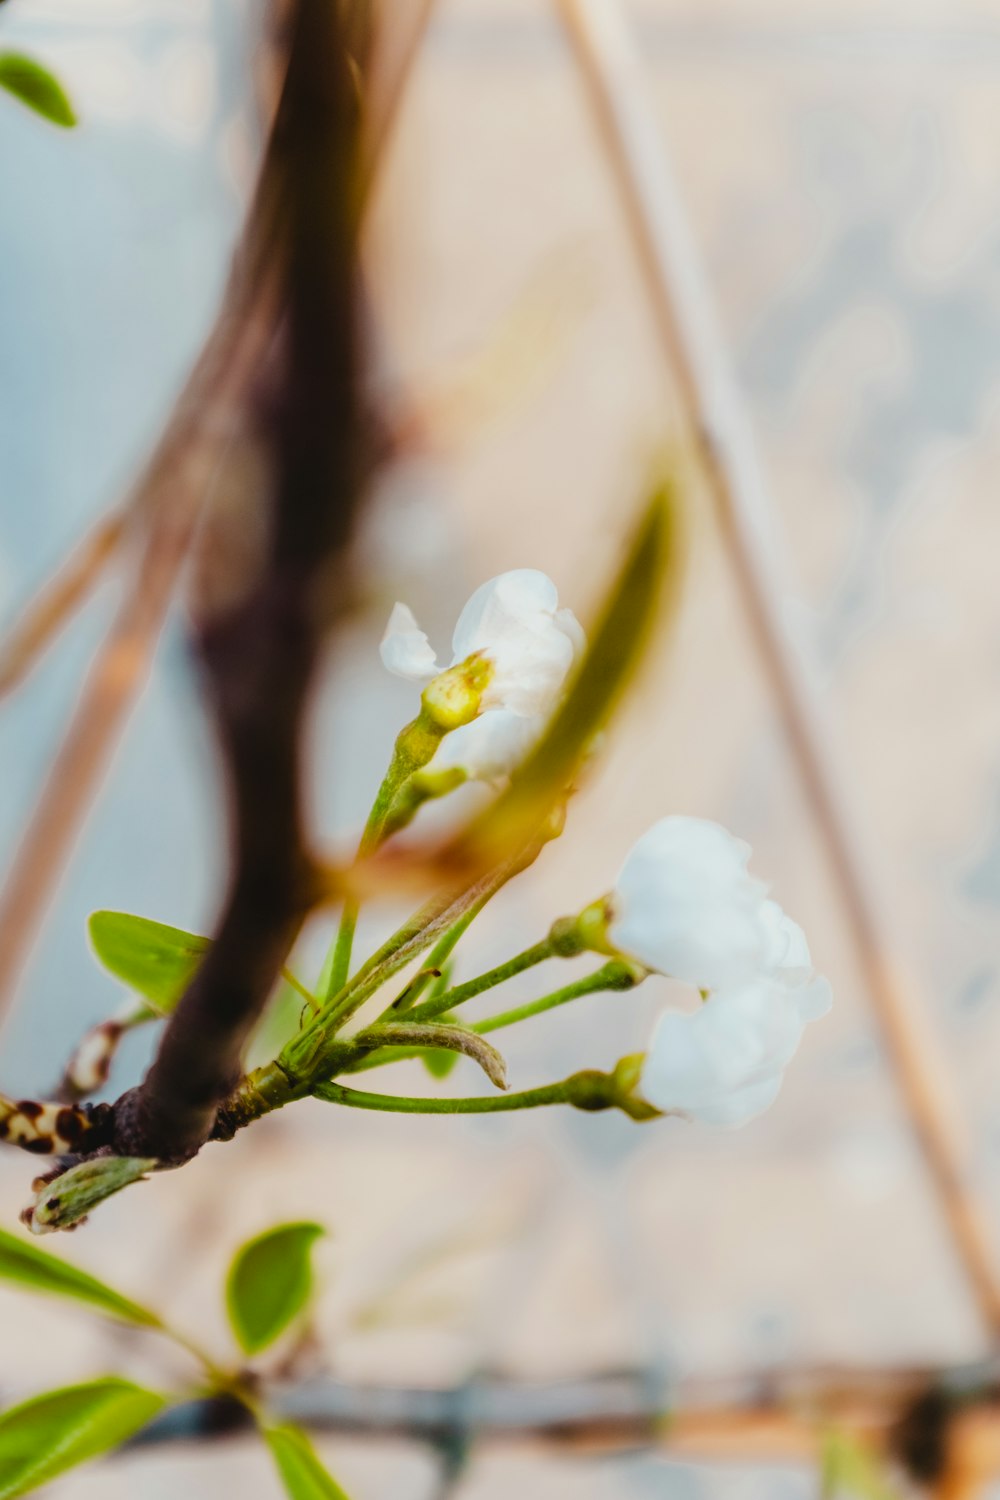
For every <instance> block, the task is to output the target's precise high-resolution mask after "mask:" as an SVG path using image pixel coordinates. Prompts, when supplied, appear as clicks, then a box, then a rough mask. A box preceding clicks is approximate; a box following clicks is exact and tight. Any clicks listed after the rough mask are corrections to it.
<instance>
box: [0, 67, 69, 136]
mask: <svg viewBox="0 0 1000 1500" xmlns="http://www.w3.org/2000/svg"><path fill="white" fill-rule="evenodd" d="M0 88H2V89H6V90H7V92H8V93H10V94H13V95H14V97H15V98H16V99H20V101H21V103H22V104H26V105H27V106H28V108H29V109H33V110H34V111H35V113H36V114H38V115H41V116H42V117H43V118H44V119H46V120H48V121H49V122H50V123H51V124H52V125H59V126H61V127H62V128H63V129H64V130H69V129H70V128H71V127H72V126H74V125H75V124H76V113H75V111H74V109H73V106H72V104H71V103H70V102H69V99H68V98H67V96H66V91H65V90H64V88H63V86H62V84H61V83H60V82H59V80H58V79H57V78H54V77H53V75H52V74H51V73H50V72H49V71H48V69H47V68H43V67H42V65H41V63H36V62H35V60H34V58H31V57H25V56H24V55H23V54H22V53H20V52H0Z"/></svg>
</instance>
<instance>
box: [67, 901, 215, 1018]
mask: <svg viewBox="0 0 1000 1500" xmlns="http://www.w3.org/2000/svg"><path fill="white" fill-rule="evenodd" d="M87 929H88V931H89V933H90V942H91V946H92V947H93V950H94V953H95V954H96V956H97V959H98V961H99V962H100V963H102V964H103V965H104V967H105V968H106V969H107V970H108V972H109V973H110V974H113V975H114V977H115V978H116V979H120V980H121V981H122V983H123V984H127V985H128V986H129V988H130V989H133V990H137V991H138V993H139V994H140V995H142V997H143V999H144V1000H147V1001H148V1002H149V1004H150V1005H152V1006H153V1007H154V1009H155V1010H157V1011H159V1012H161V1013H164V1014H165V1013H166V1012H168V1011H171V1010H172V1009H173V1008H174V1006H175V1005H176V1004H177V1001H178V1000H179V999H180V997H181V995H182V994H183V993H184V991H185V989H186V988H187V986H188V984H189V983H190V982H191V979H192V978H193V976H194V973H195V971H196V969H197V968H198V965H199V964H200V963H201V961H202V959H203V958H204V956H205V954H206V953H207V951H208V949H209V948H210V947H211V946H212V941H211V938H205V937H198V936H197V934H195V933H193V932H184V931H183V929H182V928H180V927H168V926H167V925H166V924H165V923H164V922H152V921H150V919H149V918H148V917H134V916H131V915H130V914H129V913H128V912H125V911H95V912H93V913H92V914H91V917H90V920H89V922H88V923H87Z"/></svg>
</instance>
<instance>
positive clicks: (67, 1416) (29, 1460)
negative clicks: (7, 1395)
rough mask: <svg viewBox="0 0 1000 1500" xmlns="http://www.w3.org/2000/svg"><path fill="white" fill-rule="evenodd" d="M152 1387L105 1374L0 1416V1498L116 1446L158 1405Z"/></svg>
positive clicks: (21, 1492)
mask: <svg viewBox="0 0 1000 1500" xmlns="http://www.w3.org/2000/svg"><path fill="white" fill-rule="evenodd" d="M165 1405H166V1399H165V1398H164V1397H163V1396H160V1395H157V1393H156V1392H155V1391H147V1390H144V1389H143V1388H142V1386H138V1385H133V1384H132V1382H131V1381H130V1380H120V1379H118V1378H116V1377H110V1378H108V1379H105V1380H90V1381H87V1382H86V1384H84V1385H69V1386H65V1387H63V1389H61V1390H58V1391H47V1392H46V1393H45V1395H44V1396H35V1397H33V1399H32V1400H30V1401H24V1402H22V1404H21V1405H20V1406H14V1407H12V1408H11V1409H10V1410H9V1411H5V1412H4V1413H3V1415H2V1416H0V1500H14V1496H15V1495H25V1494H27V1492H28V1491H29V1490H34V1489H37V1488H38V1486H39V1485H41V1484H47V1483H48V1481H49V1480H50V1479H55V1478H56V1476H57V1475H59V1474H64V1473H65V1472H66V1470H67V1469H72V1468H73V1467H74V1466H75V1465H76V1464H82V1463H84V1462H85V1460H86V1459H88V1458H95V1457H96V1456H97V1455H98V1454H99V1453H107V1452H109V1451H110V1450H111V1449H112V1448H117V1447H119V1446H120V1444H122V1443H124V1442H125V1441H126V1439H127V1438H130V1437H131V1436H132V1434H133V1433H135V1432H138V1431H139V1428H140V1427H145V1425H146V1423H147V1422H150V1421H151V1420H152V1419H153V1417H155V1416H156V1415H157V1413H158V1412H160V1411H162V1410H163V1407H164V1406H165Z"/></svg>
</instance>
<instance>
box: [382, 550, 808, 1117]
mask: <svg viewBox="0 0 1000 1500" xmlns="http://www.w3.org/2000/svg"><path fill="white" fill-rule="evenodd" d="M583 646H584V637H583V632H582V630H581V628H580V626H579V624H578V622H577V621H576V619H575V618H574V616H573V614H572V613H571V612H570V611H569V610H567V609H560V608H559V601H558V595H557V592H556V588H555V585H554V584H553V583H552V581H551V580H550V579H549V578H547V577H546V576H545V574H544V573H539V572H536V571H534V570H531V569H521V570H518V571H516V572H512V573H504V574H502V575H501V576H500V577H498V578H494V579H492V580H491V581H490V582H488V583H485V584H483V585H482V587H481V588H479V589H477V590H476V592H475V593H474V594H473V595H472V598H471V599H470V600H469V602H468V603H467V604H466V606H465V608H464V609H463V611H462V613H461V615H460V617H459V620H458V624H457V625H456V627H455V633H454V637H453V642H452V647H453V660H452V663H451V666H450V667H448V668H442V667H441V666H440V665H439V663H438V661H437V659H436V657H435V655H434V652H433V650H432V648H431V646H430V643H429V642H428V639H427V636H426V635H425V634H424V632H423V631H422V630H420V629H419V627H418V625H417V623H416V621H415V619H414V617H413V615H412V613H411V612H410V610H409V609H408V608H407V607H406V606H405V605H403V604H397V605H396V606H395V608H394V609H393V612H392V616H391V618H390V620H389V625H388V628H387V630H386V633H385V636H384V638H383V641H382V648H381V651H382V660H383V662H384V664H385V665H386V667H388V669H389V670H390V671H392V672H394V673H397V674H398V675H400V676H404V677H407V678H409V679H411V680H413V681H417V682H422V683H433V682H441V683H443V682H445V680H446V678H447V676H448V675H449V674H454V673H455V672H456V671H457V672H458V673H459V674H460V676H461V678H462V681H463V682H464V684H465V686H466V688H467V691H468V694H469V695H471V699H473V700H474V701H473V703H472V708H471V711H467V712H466V713H465V721H464V722H462V723H460V724H459V726H458V727H456V728H454V729H452V730H451V731H450V732H448V733H446V734H444V735H443V737H442V739H441V741H440V743H439V745H438V747H437V749H436V751H435V753H434V755H433V757H432V759H431V760H430V761H429V763H428V764H426V766H425V767H424V768H423V769H422V770H421V772H420V773H419V774H420V776H421V777H422V778H423V783H424V785H425V786H427V787H429V786H431V785H432V784H434V783H435V778H437V783H436V784H437V786H438V789H439V790H440V791H445V790H448V789H449V788H450V787H451V786H453V785H454V784H455V783H456V781H458V780H463V779H466V778H468V779H477V780H482V781H485V782H489V783H492V784H496V783H498V782H501V781H502V780H504V779H506V778H507V777H509V776H510V775H511V774H512V773H514V772H515V771H516V769H517V766H518V764H519V763H520V762H521V761H522V760H523V758H524V756H525V755H526V753H527V752H528V750H529V749H530V748H531V747H532V746H533V745H534V743H535V742H536V741H537V739H538V738H539V736H540V734H541V733H542V731H543V729H544V727H545V724H546V722H547V721H548V719H549V718H550V716H551V715H552V713H553V711H554V709H555V708H556V706H557V704H558V702H559V700H560V697H561V695H562V694H563V692H564V689H565V685H566V682H567V678H568V677H569V674H570V672H571V669H572V667H573V666H574V663H575V662H576V660H577V658H578V656H579V655H580V653H581V651H582V649H583ZM463 674H464V675H463ZM456 773H457V774H456ZM449 776H450V779H446V778H447V777H449ZM749 858H750V847H749V845H748V844H746V843H743V842H742V841H741V840H739V839H736V838H734V837H733V836H732V835H731V834H730V833H728V832H727V831H726V830H725V829H724V828H722V827H720V826H719V825H718V824H716V823H712V822H708V821H705V820H702V819H698V818H687V817H668V818H664V819H663V820H662V821H660V822H658V823H656V824H654V825H653V827H652V828H650V829H649V830H648V831H647V832H646V833H645V834H644V835H643V836H642V838H640V839H639V840H638V842H637V843H636V844H635V846H634V847H633V849H632V850H631V852H630V853H629V855H628V857H627V859H626V860H625V863H624V865H623V867H622V870H621V873H620V874H619V877H618V880H617V882H616V884H615V886H614V889H613V890H612V892H611V893H610V895H608V896H607V897H605V898H604V900H603V901H601V902H598V903H596V904H595V906H593V907H590V908H588V909H587V911H585V912H584V913H583V914H581V916H580V918H579V919H577V921H576V923H575V925H574V923H572V922H570V923H568V924H567V923H566V922H565V921H564V922H563V923H561V924H556V926H557V928H559V929H560V930H561V934H562V936H561V940H560V941H561V946H559V947H557V948H556V950H555V951H562V952H565V953H569V952H573V951H576V952H579V951H580V950H581V948H585V947H591V948H595V949H597V950H598V951H603V952H605V953H607V954H611V955H614V956H618V957H620V958H623V959H626V960H628V961H629V962H630V964H631V966H632V968H631V972H632V974H633V975H635V974H637V975H638V976H639V977H643V976H644V975H645V974H646V973H648V972H655V973H659V974H663V975H667V976H670V977H672V978H675V979H678V980H681V981H683V982H685V983H686V984H689V985H692V986H695V987H696V988H697V989H698V990H699V991H700V992H701V995H702V1003H701V1005H700V1006H699V1007H698V1009H696V1010H695V1011H693V1012H692V1013H684V1012H680V1011H674V1010H671V1011H667V1012H666V1013H665V1014H663V1015H662V1016H661V1017H660V1020H659V1022H658V1024H657V1026H656V1029H655V1031H654V1034H653V1037H652V1040H651V1042H650V1046H649V1051H648V1054H647V1055H646V1058H645V1061H644V1063H643V1066H642V1069H641V1079H640V1081H639V1083H638V1092H639V1093H640V1094H641V1097H642V1099H643V1100H644V1101H645V1102H646V1103H647V1104H648V1105H650V1106H652V1107H653V1108H654V1109H655V1110H657V1111H660V1112H662V1113H675V1114H683V1115H686V1116H687V1117H689V1118H690V1119H693V1120H698V1121H702V1122H705V1123H710V1124H721V1125H741V1124H743V1123H745V1122H746V1121H747V1120H750V1119H752V1118H753V1117H754V1116H755V1115H758V1114H760V1113H761V1111H763V1110H764V1109H766V1108H767V1107H768V1105H770V1104H771V1103H772V1102H773V1100H774V1099H775V1097H776V1095H777V1093H778V1090H779V1089H780V1087H781V1081H782V1078H783V1075H784V1070H785V1068H786V1067H787V1066H788V1064H789V1062H790V1061H791V1058H792V1056H793V1055H794V1053H795V1052H796V1050H797V1048H798V1046H799V1042H800V1040H801V1038H802V1033H803V1031H804V1029H805V1025H806V1023H807V1022H808V1021H811V1020H815V1019H816V1018H817V1017H819V1016H821V1015H823V1014H824V1013H825V1012H826V1011H827V1010H828V1009H829V1006H830V999H831V997H830V987H829V984H828V983H827V981H826V980H825V979H824V978H822V977H820V976H818V975H817V974H816V972H815V970H814V968H813V965H812V960H811V957H810V953H809V945H808V943H807V941H806V937H805V934H804V933H803V931H802V929H801V928H800V927H799V926H798V925H797V924H796V923H795V922H793V921H792V920H791V918H790V917H788V916H787V915H786V914H785V913H784V912H783V911H782V909H781V907H780V906H779V905H778V904H777V902H775V901H773V900H771V899H770V898H769V897H768V894H767V887H766V886H765V885H764V884H763V883H762V882H760V881H759V880H755V879H754V878H753V877H752V876H751V875H750V874H749V872H748V869H747V865H748V861H749ZM555 930H556V929H555V928H554V929H553V931H555ZM567 933H570V934H575V936H571V937H570V938H569V939H567ZM636 966H640V967H636ZM632 982H634V980H633V981H632ZM608 987H610V986H608Z"/></svg>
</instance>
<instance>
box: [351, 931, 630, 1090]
mask: <svg viewBox="0 0 1000 1500" xmlns="http://www.w3.org/2000/svg"><path fill="white" fill-rule="evenodd" d="M644 978H645V971H643V970H640V969H637V967H636V966H635V965H633V964H630V963H628V962H627V961H626V960H624V959H612V960H611V961H610V962H609V963H606V964H604V965H603V966H602V967H601V968H600V969H597V970H595V972H594V973H593V974H588V975H586V976H585V977H584V978H583V979H577V980H575V981H574V982H573V983H572V984H567V985H563V987H562V988H561V989H558V990H553V991H551V993H549V994H547V995H541V996H539V998H538V999H536V1000H528V1001H527V1002H526V1003H525V1004H524V1005H518V1006H515V1007H513V1009H511V1010H504V1011H500V1012H499V1014H497V1015H495V1016H487V1017H486V1019H485V1020H483V1021H476V1022H474V1023H473V1024H472V1025H471V1026H470V1027H469V1028H468V1029H469V1030H470V1031H474V1032H475V1033H476V1034H477V1036H485V1035H486V1034H487V1033H488V1032H490V1031H499V1030H501V1029H502V1028H503V1027H505V1026H513V1025H515V1024H516V1023H517V1022H518V1021H526V1020H529V1019H530V1017H532V1016H539V1015H541V1014H542V1013H543V1012H544V1011H547V1010H554V1009H555V1007H556V1006H559V1005H566V1004H568V1003H569V1001H571V1000H578V999H580V998H581V997H582V996H584V995H596V994H599V993H600V992H601V991H605V990H630V989H633V988H634V987H635V985H637V984H639V983H641V981H642V980H643V979H644ZM414 1016H415V1012H408V1013H407V1020H408V1021H412V1020H413V1019H414ZM377 1031H378V1026H373V1027H371V1028H369V1031H368V1033H367V1034H368V1035H374V1034H375V1033H376V1032H377ZM364 1034H365V1033H362V1035H364ZM426 1051H427V1048H426V1047H417V1046H400V1047H395V1046H380V1047H379V1049H378V1051H377V1052H369V1053H367V1054H366V1055H365V1056H363V1057H356V1058H354V1059H348V1060H347V1061H346V1064H345V1066H344V1067H343V1072H345V1073H366V1072H368V1071H369V1069H371V1068H384V1067H385V1066H386V1065H387V1064H388V1063H393V1062H403V1061H405V1060H408V1059H410V1058H414V1057H422V1056H423V1055H424V1053H425V1052H426Z"/></svg>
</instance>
